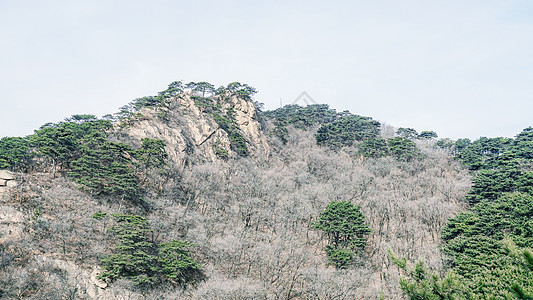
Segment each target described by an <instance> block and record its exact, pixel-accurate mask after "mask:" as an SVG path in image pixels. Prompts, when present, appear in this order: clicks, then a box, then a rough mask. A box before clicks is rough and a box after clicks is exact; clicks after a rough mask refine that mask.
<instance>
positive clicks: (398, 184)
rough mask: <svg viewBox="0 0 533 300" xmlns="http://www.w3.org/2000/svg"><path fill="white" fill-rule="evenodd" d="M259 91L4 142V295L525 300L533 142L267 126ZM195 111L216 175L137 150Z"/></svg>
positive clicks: (187, 89)
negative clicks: (207, 127) (9, 184)
mask: <svg viewBox="0 0 533 300" xmlns="http://www.w3.org/2000/svg"><path fill="white" fill-rule="evenodd" d="M255 92H256V91H255V89H254V88H253V87H250V86H248V85H246V84H241V83H236V82H235V83H230V84H229V85H227V86H223V87H219V88H215V87H214V86H213V85H212V84H209V83H206V82H198V83H194V82H191V83H189V84H183V83H181V82H173V83H171V84H170V85H169V86H168V88H167V89H166V90H164V91H162V92H160V93H159V94H158V95H157V96H150V97H143V98H139V99H135V100H133V101H132V102H131V103H129V104H128V105H126V106H124V107H122V108H121V109H120V111H119V112H118V113H116V114H114V115H108V116H105V117H102V118H97V117H96V116H92V115H74V116H71V117H69V118H66V119H65V120H64V121H61V122H58V123H48V124H45V125H43V126H42V127H41V128H39V129H37V130H35V132H34V134H32V135H29V136H26V137H5V138H2V139H1V140H0V169H6V170H10V171H11V172H13V174H14V176H15V178H16V181H17V182H18V186H17V187H15V188H12V189H9V190H7V191H6V192H3V193H2V194H0V197H1V198H0V199H1V203H0V205H1V209H2V211H1V212H2V215H3V216H6V217H2V219H1V220H2V226H4V227H2V230H3V232H4V233H3V234H2V236H0V259H1V260H0V297H1V298H6V299H78V298H81V299H85V298H94V297H93V295H97V296H98V295H99V297H103V298H106V299H176V298H190V299H378V298H381V299H399V298H409V299H516V298H518V299H533V252H532V250H531V249H532V248H533V194H532V193H533V128H532V127H529V128H526V129H524V130H523V131H522V132H520V133H518V134H517V135H516V136H515V137H514V138H486V137H481V138H479V139H477V140H474V141H471V140H469V139H459V140H456V141H453V140H449V139H439V138H438V135H437V133H435V132H433V131H421V132H420V133H419V132H417V130H415V129H413V128H394V127H392V126H390V125H386V124H381V123H380V122H378V121H376V120H373V119H372V118H370V117H365V116H360V115H356V114H352V113H350V112H348V111H343V112H337V111H335V110H334V109H330V108H329V106H328V105H325V104H316V105H309V106H298V105H288V106H285V107H282V108H278V109H276V110H271V111H262V110H261V107H262V106H261V105H260V103H258V102H255V101H254V100H253V96H254V94H255ZM232 99H233V100H232ZM234 99H240V100H242V101H244V102H246V103H250V104H251V105H252V107H254V108H255V112H254V113H253V114H252V115H253V117H252V118H251V119H249V120H248V119H247V120H245V121H246V122H243V121H242V120H241V119H242V118H243V114H242V113H241V111H240V110H241V109H242V108H240V107H236V106H232V105H233V104H232V103H234V102H231V101H234ZM180 101H181V102H180ZM186 101H192V103H193V106H194V107H193V108H191V109H194V112H195V113H198V114H199V115H197V116H196V117H197V118H199V116H200V115H201V116H202V118H205V119H206V120H210V122H211V123H212V124H214V125H213V126H215V127H216V128H217V130H218V131H217V132H218V133H217V134H218V135H217V138H216V140H214V141H213V143H212V144H210V145H211V146H210V151H213V153H215V157H214V159H211V158H206V157H205V156H202V155H203V154H202V153H201V152H202V150H201V149H202V148H200V146H201V144H203V143H204V142H205V140H204V141H203V142H202V143H200V144H198V145H194V143H191V145H186V146H187V147H184V149H185V153H186V154H185V156H186V159H185V160H184V162H183V163H177V162H176V161H174V160H173V159H175V158H173V157H172V155H169V152H170V151H169V150H172V148H174V147H177V145H175V144H172V143H173V140H170V139H168V140H165V139H162V138H161V137H160V136H152V137H144V138H140V139H138V140H134V139H132V137H131V135H128V130H129V129H130V128H131V127H132V126H135V124H139V122H141V120H147V119H148V120H150V122H155V123H157V126H161V127H163V128H164V127H165V126H166V127H172V126H175V127H176V126H177V129H180V128H181V127H179V126H184V125H183V124H195V121H196V120H197V119H194V117H192V115H193V114H191V115H183V114H180V111H181V110H185V109H186V108H185V106H184V104H183V103H188V102H186ZM187 118H189V119H190V120H189V119H187ZM206 122H207V121H206ZM250 122H255V123H257V124H258V128H260V132H258V133H257V134H256V135H257V137H258V138H260V139H265V140H266V143H267V144H268V146H269V149H268V151H258V150H257V149H258V148H257V147H254V145H253V143H254V142H253V141H252V140H251V139H250V138H248V136H249V132H248V131H249V130H250V129H249V128H248V129H245V128H244V127H243V126H244V125H243V124H248V123H250ZM247 130H248V131H247ZM181 131H183V132H185V130H181ZM184 134H185V133H184ZM211 136H213V134H211V135H210V136H209V137H208V138H211ZM187 141H189V140H188V139H187ZM0 183H1V181H0ZM0 188H2V187H0ZM87 282H89V283H87ZM92 286H96V287H94V288H93V287H92ZM91 289H94V291H93V290H91Z"/></svg>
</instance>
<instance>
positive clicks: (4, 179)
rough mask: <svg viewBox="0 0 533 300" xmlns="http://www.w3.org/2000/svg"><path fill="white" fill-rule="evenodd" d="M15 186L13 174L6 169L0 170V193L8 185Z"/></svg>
mask: <svg viewBox="0 0 533 300" xmlns="http://www.w3.org/2000/svg"><path fill="white" fill-rule="evenodd" d="M15 186H17V182H16V181H15V175H14V174H13V173H12V172H10V171H7V170H0V195H1V194H3V193H4V192H5V191H7V189H8V188H10V187H15Z"/></svg>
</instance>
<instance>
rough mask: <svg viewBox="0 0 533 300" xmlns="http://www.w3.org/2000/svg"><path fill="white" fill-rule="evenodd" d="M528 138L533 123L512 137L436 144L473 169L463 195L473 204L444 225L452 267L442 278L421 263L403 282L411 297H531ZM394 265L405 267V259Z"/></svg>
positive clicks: (532, 209) (532, 208)
mask: <svg viewBox="0 0 533 300" xmlns="http://www.w3.org/2000/svg"><path fill="white" fill-rule="evenodd" d="M532 141H533V128H531V127H529V128H526V129H524V130H523V131H522V132H521V133H520V134H518V135H517V136H516V137H515V138H514V139H507V138H484V137H483V138H480V139H478V140H476V141H474V142H470V141H469V140H465V139H462V140H458V141H456V142H455V144H454V143H450V142H448V143H440V145H441V146H443V145H444V147H448V148H451V149H450V150H452V151H453V152H454V153H455V155H456V157H457V158H458V159H459V160H461V161H462V162H463V163H464V164H465V165H466V166H467V167H468V168H469V169H470V170H472V172H474V176H475V177H474V179H473V186H472V189H471V190H470V192H469V193H468V195H467V196H466V199H465V200H466V201H468V203H469V204H471V205H472V207H471V208H470V209H469V210H468V211H465V212H461V213H459V214H458V215H457V216H455V217H453V218H451V219H450V220H449V221H448V223H447V224H446V226H445V227H444V228H443V229H442V238H443V241H444V242H445V244H444V246H443V248H442V252H443V253H444V254H446V255H447V256H448V257H449V258H450V259H451V266H452V268H451V270H450V272H449V273H448V274H447V275H446V278H445V279H443V280H440V279H438V278H437V277H435V276H436V275H434V274H433V275H429V274H428V272H429V271H427V269H426V268H424V267H423V264H422V263H421V262H420V263H419V264H417V266H416V267H415V269H414V271H408V273H407V274H408V275H409V277H408V278H405V279H403V281H402V289H403V290H404V292H405V293H406V294H407V295H409V296H410V298H412V299H420V297H423V298H424V297H425V298H424V299H433V298H435V299H441V298H438V297H437V296H439V295H445V296H446V297H459V298H465V299H466V298H471V297H475V298H478V297H479V298H483V299H491V298H494V299H510V298H515V297H518V298H520V299H531V298H532V297H533V252H532V251H531V249H532V248H533V195H532V194H531V191H532V190H531V187H532V186H533V185H532V184H533V181H531V179H532V178H533V176H532V174H533V173H532V171H531V170H532V168H531V167H532V166H533V160H532V159H533V156H532V155H531V153H532V150H531V149H532V148H531V146H532V145H533V144H532ZM398 265H399V266H400V267H402V268H404V269H405V270H407V269H406V266H405V263H398ZM426 280H432V283H431V284H430V283H428V282H426ZM444 285H446V287H444ZM435 286H439V287H440V288H438V289H435V288H433V287H435Z"/></svg>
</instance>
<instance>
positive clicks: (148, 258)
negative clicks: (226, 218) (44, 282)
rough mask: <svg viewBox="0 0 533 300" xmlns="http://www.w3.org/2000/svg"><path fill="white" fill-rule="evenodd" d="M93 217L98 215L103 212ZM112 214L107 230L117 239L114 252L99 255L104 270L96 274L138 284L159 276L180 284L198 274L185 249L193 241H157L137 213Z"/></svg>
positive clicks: (146, 284) (148, 284)
mask: <svg viewBox="0 0 533 300" xmlns="http://www.w3.org/2000/svg"><path fill="white" fill-rule="evenodd" d="M93 217H94V218H97V219H101V218H104V217H106V215H105V213H100V214H96V215H94V216H93ZM112 218H113V220H114V221H115V223H116V224H115V225H114V226H112V227H111V228H109V231H110V232H112V233H113V234H114V236H115V238H116V239H117V240H118V241H119V242H118V244H117V245H116V246H115V249H114V252H115V253H114V254H112V255H109V256H106V257H104V258H103V259H102V264H103V266H104V269H105V271H104V272H102V274H100V278H104V279H109V280H111V281H113V280H116V279H118V278H128V279H130V280H131V281H132V282H133V283H134V284H135V285H136V286H137V287H142V288H147V287H153V286H154V285H156V284H158V283H160V282H161V281H162V280H169V281H171V282H173V283H176V284H181V285H183V284H186V283H187V284H188V283H192V282H194V281H195V280H198V279H199V278H201V271H200V266H199V265H198V263H196V261H194V260H193V259H192V258H191V257H190V254H189V251H188V250H187V248H189V247H192V246H194V245H193V244H191V243H187V242H183V241H179V240H172V241H170V242H167V243H157V242H156V241H154V240H153V230H152V229H151V228H150V224H149V223H148V221H147V220H146V219H145V218H143V217H141V216H132V215H124V214H113V215H112ZM150 237H152V238H150Z"/></svg>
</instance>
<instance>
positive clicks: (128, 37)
mask: <svg viewBox="0 0 533 300" xmlns="http://www.w3.org/2000/svg"><path fill="white" fill-rule="evenodd" d="M175 80H182V81H184V82H190V81H196V82H197V81H207V82H211V83H213V84H215V85H216V86H219V85H226V84H228V83H230V82H234V81H238V82H241V83H246V84H249V85H251V86H253V87H255V88H256V89H257V90H258V91H259V92H258V94H257V95H256V97H255V100H257V101H259V102H262V103H264V104H265V108H266V109H274V108H277V107H279V105H280V101H281V102H282V103H284V104H288V103H292V102H293V101H294V100H296V98H297V97H298V96H299V95H300V94H301V93H302V92H304V91H305V92H307V93H308V94H309V95H310V96H311V97H312V98H313V99H314V100H315V101H316V102H318V103H327V104H329V105H330V106H331V107H332V108H335V109H337V110H338V111H343V110H349V111H350V112H352V113H354V114H358V115H363V116H369V117H372V118H374V119H376V120H378V121H380V122H383V123H386V124H389V125H393V126H395V127H412V128H415V129H416V130H418V131H423V130H433V131H435V132H437V134H438V135H439V137H448V138H452V139H457V138H462V137H468V138H471V139H475V138H478V137H480V136H487V137H496V136H506V137H512V136H514V135H516V134H518V133H519V132H520V131H521V130H522V129H524V128H526V127H529V126H533V1H530V0H523V1H518V0H517V1H515V0H506V1H501V0H498V1H493V0H479V1H478V0H466V1H465V0H446V1H444V0H432V1H427V0H404V1H393V0H381V1H360V0H352V1H335V0H332V1H314V0H306V1H291V0H284V1H278V0H270V1H238V0H228V1H201V0H199V1H170V0H167V1H164V0H150V1H136V0H129V1H122V0H113V1H109V0H91V1H88V0H87V1H81V0H47V1H42V0H39V1H36V0H25V1H20V0H0V137H4V136H25V135H28V134H32V133H33V130H35V129H38V128H39V127H40V126H41V125H43V124H45V123H47V122H58V121H61V120H63V119H64V118H66V117H69V116H71V115H73V114H94V115H97V116H103V115H106V114H109V113H114V112H117V111H118V109H119V107H121V106H123V105H125V104H127V103H128V102H130V101H131V100H133V99H135V98H140V97H143V96H148V95H156V94H157V92H159V91H162V90H164V89H166V86H167V85H168V84H169V83H170V82H172V81H175Z"/></svg>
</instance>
